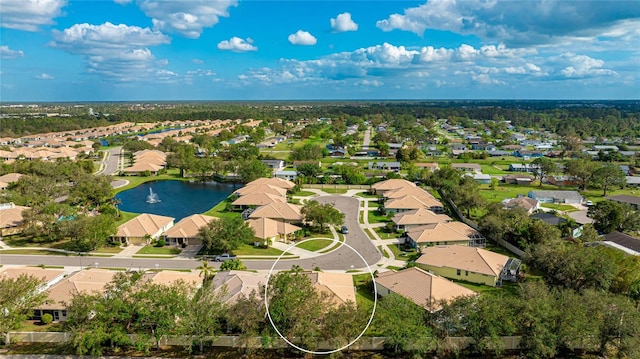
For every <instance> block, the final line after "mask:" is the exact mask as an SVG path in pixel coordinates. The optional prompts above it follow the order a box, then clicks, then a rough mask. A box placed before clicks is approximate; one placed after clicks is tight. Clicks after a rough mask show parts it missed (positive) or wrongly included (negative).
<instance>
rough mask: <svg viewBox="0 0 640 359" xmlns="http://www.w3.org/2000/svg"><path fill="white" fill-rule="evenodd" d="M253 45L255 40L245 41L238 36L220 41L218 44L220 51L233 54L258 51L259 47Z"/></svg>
mask: <svg viewBox="0 0 640 359" xmlns="http://www.w3.org/2000/svg"><path fill="white" fill-rule="evenodd" d="M252 44H253V40H251V38H247V39H246V40H244V39H241V38H239V37H237V36H234V37H232V38H230V39H229V40H222V41H220V42H219V43H218V49H219V50H227V51H233V52H247V51H257V50H258V47H256V46H254V45H252Z"/></svg>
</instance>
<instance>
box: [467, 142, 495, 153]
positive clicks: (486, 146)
mask: <svg viewBox="0 0 640 359" xmlns="http://www.w3.org/2000/svg"><path fill="white" fill-rule="evenodd" d="M469 143H471V141H470V142H469ZM471 149H472V150H476V151H496V150H497V149H498V148H497V147H496V145H494V144H491V143H487V142H478V143H472V144H471Z"/></svg>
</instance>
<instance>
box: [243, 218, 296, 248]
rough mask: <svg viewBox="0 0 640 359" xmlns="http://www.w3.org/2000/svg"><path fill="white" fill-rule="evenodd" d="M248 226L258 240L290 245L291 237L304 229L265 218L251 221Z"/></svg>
mask: <svg viewBox="0 0 640 359" xmlns="http://www.w3.org/2000/svg"><path fill="white" fill-rule="evenodd" d="M247 224H248V225H249V227H251V229H253V232H254V235H255V236H256V237H257V238H260V239H264V240H265V242H269V241H271V242H273V241H276V240H277V241H281V242H285V243H288V242H289V241H290V240H291V239H292V238H291V235H293V233H295V232H297V231H299V230H301V229H302V228H300V227H298V226H294V225H293V224H290V223H286V222H282V221H276V220H274V219H271V218H265V217H263V218H256V219H249V220H248V221H247Z"/></svg>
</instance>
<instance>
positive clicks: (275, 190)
mask: <svg viewBox="0 0 640 359" xmlns="http://www.w3.org/2000/svg"><path fill="white" fill-rule="evenodd" d="M256 193H263V194H271V195H274V196H278V197H283V198H286V196H287V190H286V189H285V188H282V187H277V186H274V185H271V184H267V183H258V184H253V182H251V183H249V184H247V185H246V186H244V187H242V188H238V189H237V190H235V191H234V192H233V194H235V195H237V196H240V197H244V196H248V195H250V194H256Z"/></svg>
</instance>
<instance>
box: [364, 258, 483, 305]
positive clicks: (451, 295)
mask: <svg viewBox="0 0 640 359" xmlns="http://www.w3.org/2000/svg"><path fill="white" fill-rule="evenodd" d="M375 286H376V291H377V293H378V295H379V296H381V297H386V296H387V295H389V294H391V293H395V294H397V295H400V296H402V297H404V298H406V299H408V300H410V301H412V302H413V303H415V304H416V305H419V306H421V307H422V308H424V309H426V310H428V311H430V312H435V311H438V310H439V309H440V304H439V303H442V302H443V301H446V302H449V301H453V300H454V299H456V298H459V297H465V296H474V295H476V294H477V293H476V292H474V291H472V290H471V289H467V288H465V287H463V286H461V285H459V284H456V283H453V282H451V281H449V280H447V279H445V278H443V277H440V276H438V275H435V274H432V273H429V272H427V271H425V270H422V269H420V268H416V267H413V268H407V269H404V270H401V271H398V272H396V271H388V272H383V273H380V274H379V275H378V277H377V278H376V279H375Z"/></svg>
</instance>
